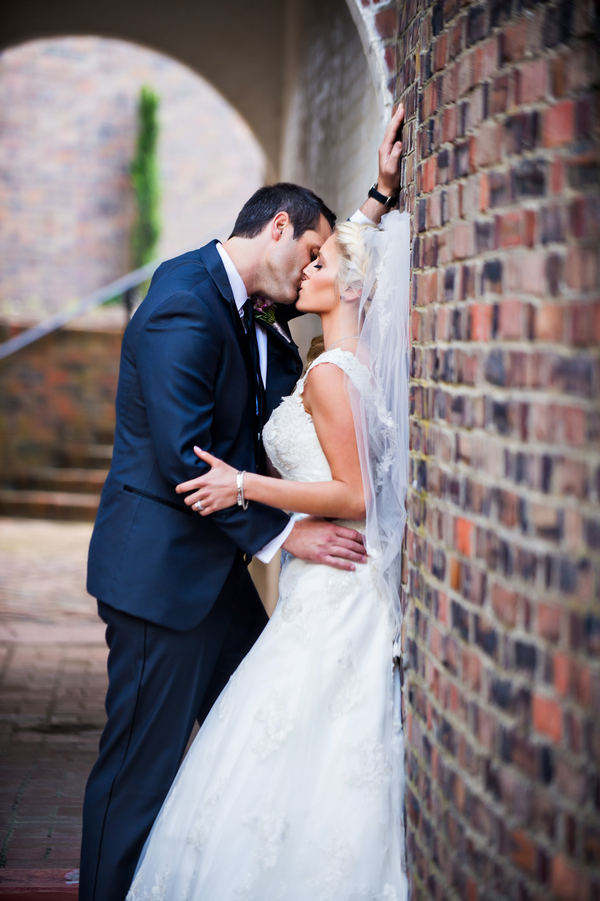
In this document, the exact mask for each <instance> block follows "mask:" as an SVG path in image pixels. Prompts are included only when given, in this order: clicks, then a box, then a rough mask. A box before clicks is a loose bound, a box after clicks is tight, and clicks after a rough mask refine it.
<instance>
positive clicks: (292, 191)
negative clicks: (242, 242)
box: [229, 181, 336, 239]
mask: <svg viewBox="0 0 600 901" xmlns="http://www.w3.org/2000/svg"><path fill="white" fill-rule="evenodd" d="M277 213H287V214H288V216H289V217H290V222H291V223H292V227H293V229H294V234H293V237H294V238H296V239H297V238H299V237H300V236H301V235H303V234H304V232H305V231H308V230H309V229H310V228H317V227H318V225H319V219H320V217H321V216H322V215H323V216H325V218H326V219H327V221H328V222H329V225H330V226H331V228H333V227H334V225H335V220H336V215H335V213H332V212H331V210H330V209H329V207H328V206H325V204H324V203H323V201H322V200H321V198H320V197H317V195H316V194H315V193H314V192H313V191H310V190H309V189H308V188H301V187H300V185H293V184H291V183H290V182H285V181H281V182H279V184H276V185H267V186H266V187H264V188H259V189H258V191H255V192H254V194H253V195H252V197H251V198H250V200H247V201H246V203H245V204H244V206H243V207H242V209H241V211H240V214H239V216H238V217H237V219H236V222H235V225H234V226H233V231H232V232H231V234H230V236H229V237H230V238H255V237H256V236H257V235H259V234H260V233H261V231H262V230H263V228H264V227H265V225H267V223H268V222H270V221H271V219H274V218H275V216H276V215H277Z"/></svg>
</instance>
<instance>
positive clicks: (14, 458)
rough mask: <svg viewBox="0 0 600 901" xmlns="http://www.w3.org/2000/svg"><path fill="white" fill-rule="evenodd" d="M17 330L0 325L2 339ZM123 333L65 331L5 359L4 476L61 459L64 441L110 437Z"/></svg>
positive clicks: (0, 449)
mask: <svg viewBox="0 0 600 901" xmlns="http://www.w3.org/2000/svg"><path fill="white" fill-rule="evenodd" d="M11 333H12V334H14V329H9V328H8V327H7V326H5V325H4V326H2V325H0V342H1V341H5V340H7V339H8V338H9V337H10V336H11ZM122 334H123V333H122V331H121V330H117V329H112V330H108V329H99V328H98V327H95V328H92V329H86V328H75V327H71V328H64V329H60V330H59V331H56V332H52V333H51V334H49V335H47V336H46V337H45V338H42V339H40V340H39V341H36V342H35V343H34V344H31V345H30V346H29V347H26V348H24V349H23V350H20V351H19V352H18V353H16V354H15V355H14V356H12V357H8V358H7V359H6V360H3V361H2V363H1V364H0V399H1V402H0V473H1V474H2V478H3V479H6V478H7V477H8V476H10V475H11V474H12V473H15V472H20V473H23V472H27V471H28V470H29V469H30V468H32V467H38V466H44V465H45V466H48V465H53V464H56V463H57V462H60V454H61V450H62V449H63V448H64V447H65V445H67V444H71V443H75V444H93V443H94V442H95V441H98V440H99V439H102V440H103V441H108V442H110V441H111V439H112V434H113V432H114V428H115V395H116V390H117V380H118V377H119V357H120V353H121V338H122Z"/></svg>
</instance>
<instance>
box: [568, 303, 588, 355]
mask: <svg viewBox="0 0 600 901" xmlns="http://www.w3.org/2000/svg"><path fill="white" fill-rule="evenodd" d="M567 315H568V320H567V322H568V326H569V327H568V335H569V339H570V343H571V344H574V345H576V346H578V347H587V345H589V344H594V341H595V335H594V305H593V304H591V303H574V304H571V306H570V307H569V308H568V310H567Z"/></svg>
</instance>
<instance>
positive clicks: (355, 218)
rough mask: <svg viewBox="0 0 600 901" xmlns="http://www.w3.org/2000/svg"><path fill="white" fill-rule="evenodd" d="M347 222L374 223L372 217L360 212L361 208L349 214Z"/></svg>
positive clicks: (358, 223)
mask: <svg viewBox="0 0 600 901" xmlns="http://www.w3.org/2000/svg"><path fill="white" fill-rule="evenodd" d="M348 221H349V222H356V224H357V225H375V223H374V222H373V220H372V219H369V217H368V216H365V214H364V213H363V212H362V210H357V211H356V212H355V213H353V214H352V216H350V219H349V220H348Z"/></svg>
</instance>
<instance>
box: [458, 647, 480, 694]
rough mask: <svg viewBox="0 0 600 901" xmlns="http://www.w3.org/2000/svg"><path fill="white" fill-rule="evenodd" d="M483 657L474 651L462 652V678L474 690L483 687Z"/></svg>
mask: <svg viewBox="0 0 600 901" xmlns="http://www.w3.org/2000/svg"><path fill="white" fill-rule="evenodd" d="M481 671H482V666H481V659H480V657H479V656H478V654H477V653H476V652H474V651H468V650H466V649H465V650H463V654H462V678H463V681H464V682H465V683H466V684H467V685H468V686H469V688H471V689H472V690H473V691H479V690H480V688H481Z"/></svg>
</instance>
